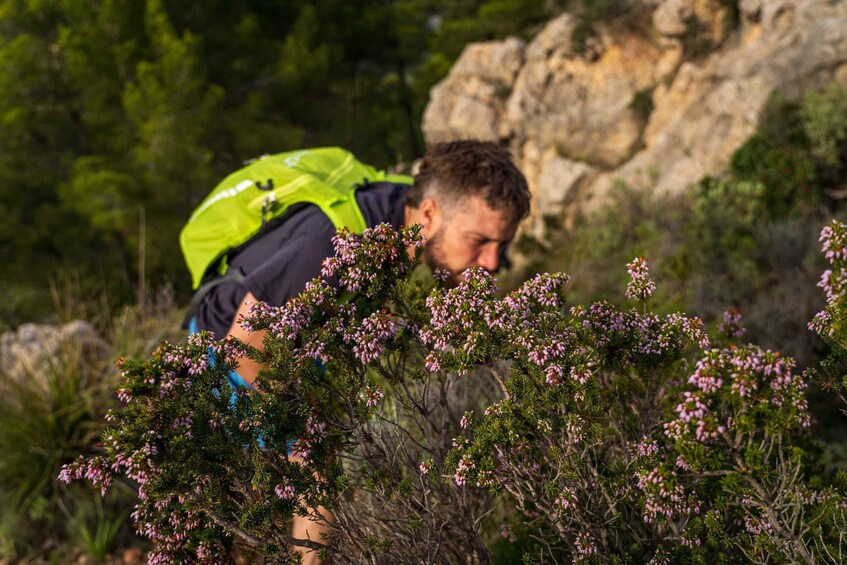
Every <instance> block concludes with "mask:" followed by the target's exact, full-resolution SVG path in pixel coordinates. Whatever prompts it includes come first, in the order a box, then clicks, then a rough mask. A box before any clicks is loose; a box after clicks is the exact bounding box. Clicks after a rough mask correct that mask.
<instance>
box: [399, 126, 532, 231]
mask: <svg viewBox="0 0 847 565" xmlns="http://www.w3.org/2000/svg"><path fill="white" fill-rule="evenodd" d="M474 195H478V196H481V197H482V198H483V199H484V200H485V202H486V204H488V206H490V207H491V209H492V210H497V211H501V212H507V213H509V214H510V215H511V216H512V218H513V219H514V221H520V220H522V219H523V218H525V217H526V216H527V214H529V200H530V196H529V187H528V186H527V183H526V178H525V177H524V176H523V173H521V172H520V171H519V170H518V168H517V167H516V166H515V165H514V163H512V158H511V155H509V152H508V151H506V150H505V149H503V148H501V147H500V146H498V145H497V144H495V143H492V142H489V141H475V140H462V141H450V142H446V143H439V144H437V145H434V146H433V147H431V148H430V149H429V150H428V151H427V152H426V155H424V157H423V160H422V161H421V165H420V169H419V170H418V173H417V174H416V175H415V184H414V185H413V186H412V187H411V188H410V189H409V190H408V191H407V192H406V203H407V204H409V205H410V206H413V207H415V208H417V207H418V206H420V204H421V202H422V201H423V200H424V198H427V197H432V196H438V197H440V198H441V203H442V204H443V205H445V206H446V207H448V208H449V207H451V206H452V205H454V204H456V203H458V202H459V201H460V200H461V199H463V198H466V197H468V196H474Z"/></svg>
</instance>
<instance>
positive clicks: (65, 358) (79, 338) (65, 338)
mask: <svg viewBox="0 0 847 565" xmlns="http://www.w3.org/2000/svg"><path fill="white" fill-rule="evenodd" d="M109 351H110V348H109V344H108V343H106V341H105V340H104V339H103V338H102V337H101V336H100V335H99V334H98V333H97V331H96V330H95V329H94V327H93V326H92V325H91V324H89V323H88V322H84V321H82V320H75V321H72V322H68V323H66V324H63V325H59V326H54V325H45V324H23V325H21V326H20V327H19V328H18V330H17V331H14V332H4V333H3V334H0V374H2V375H3V376H4V377H6V378H11V379H13V380H15V381H18V382H23V381H26V380H30V381H35V384H36V386H40V387H42V388H46V387H47V382H48V381H47V376H48V374H49V372H50V371H56V370H62V368H63V367H67V364H68V363H79V364H84V365H86V366H89V367H91V366H93V367H101V366H102V365H103V364H104V363H106V362H107V361H108V359H109Z"/></svg>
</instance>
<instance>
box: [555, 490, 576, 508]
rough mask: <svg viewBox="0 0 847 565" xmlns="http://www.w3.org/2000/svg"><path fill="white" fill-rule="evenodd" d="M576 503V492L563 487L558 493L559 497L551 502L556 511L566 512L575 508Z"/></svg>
mask: <svg viewBox="0 0 847 565" xmlns="http://www.w3.org/2000/svg"><path fill="white" fill-rule="evenodd" d="M577 502H578V499H577V497H576V492H574V490H573V489H572V488H570V487H563V488H562V489H561V491H559V496H557V497H556V499H555V500H554V501H553V504H555V505H556V508H557V509H558V510H560V511H566V510H573V509H574V508H576V505H577Z"/></svg>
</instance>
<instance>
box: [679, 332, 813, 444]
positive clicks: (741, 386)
mask: <svg viewBox="0 0 847 565" xmlns="http://www.w3.org/2000/svg"><path fill="white" fill-rule="evenodd" d="M793 369H794V362H793V361H792V360H791V359H789V358H786V357H782V356H780V355H779V353H776V352H772V351H765V350H762V349H760V348H758V347H755V346H745V347H742V348H730V349H712V350H710V351H709V352H707V354H706V356H705V357H703V358H702V359H700V360H699V361H698V362H697V365H696V367H695V370H694V373H693V374H692V375H691V376H690V377H689V379H688V383H689V384H690V385H693V386H694V387H695V390H693V391H684V392H683V400H682V401H681V402H680V403H679V404H678V405H677V406H676V413H677V418H676V419H675V420H672V421H670V422H668V423H667V424H665V434H666V435H667V436H668V437H670V438H673V439H680V438H682V437H686V436H687V435H688V434H691V435H693V437H694V439H695V440H696V441H699V442H705V441H708V440H710V439H714V438H717V437H720V436H721V435H723V434H724V433H726V432H727V430H729V429H731V428H732V427H733V426H734V424H735V418H734V416H733V414H734V412H732V411H733V410H737V411H743V410H745V409H746V408H745V407H769V408H772V409H780V410H783V412H782V414H781V415H780V416H779V417H778V418H777V420H778V421H779V422H780V424H781V425H783V426H786V427H793V426H797V425H799V426H802V427H807V426H809V424H810V418H809V414H808V402H807V400H806V398H805V396H804V394H803V390H804V389H805V388H806V382H805V381H804V379H803V377H802V376H800V375H795V374H793V372H792V371H793ZM724 395H726V396H728V397H730V398H731V397H735V398H736V399H737V401H732V402H728V403H727V402H723V401H722V398H723V396H724ZM738 401H740V403H739V402H738ZM733 407H734V408H733Z"/></svg>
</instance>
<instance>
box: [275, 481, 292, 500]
mask: <svg viewBox="0 0 847 565" xmlns="http://www.w3.org/2000/svg"><path fill="white" fill-rule="evenodd" d="M274 494H276V495H277V497H279V498H281V499H283V500H290V499H292V498H294V496H295V495H296V491H295V490H294V487H293V486H291V485H289V484H278V485H276V487H274Z"/></svg>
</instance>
